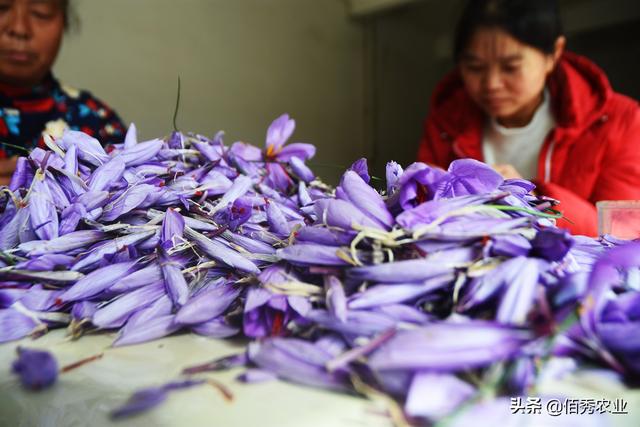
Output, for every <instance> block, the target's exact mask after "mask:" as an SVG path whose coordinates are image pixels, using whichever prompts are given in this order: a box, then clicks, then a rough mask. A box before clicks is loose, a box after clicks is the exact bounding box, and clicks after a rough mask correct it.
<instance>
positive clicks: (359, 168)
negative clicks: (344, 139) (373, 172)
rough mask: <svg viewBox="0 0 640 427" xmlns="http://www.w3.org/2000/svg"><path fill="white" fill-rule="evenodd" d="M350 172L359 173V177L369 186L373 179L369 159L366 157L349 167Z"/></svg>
mask: <svg viewBox="0 0 640 427" xmlns="http://www.w3.org/2000/svg"><path fill="white" fill-rule="evenodd" d="M349 170H350V171H354V172H355V173H357V174H358V176H360V178H362V180H363V181H364V182H366V183H367V184H368V183H369V181H370V180H371V177H370V176H369V167H368V166H367V159H366V158H364V157H363V158H361V159H358V160H356V161H355V162H353V164H351V166H350V167H349Z"/></svg>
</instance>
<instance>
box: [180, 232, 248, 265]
mask: <svg viewBox="0 0 640 427" xmlns="http://www.w3.org/2000/svg"><path fill="white" fill-rule="evenodd" d="M185 234H186V235H187V236H188V237H189V238H190V239H192V240H193V241H194V243H195V244H196V245H198V247H199V248H200V249H202V251H203V252H205V253H206V254H207V255H209V256H210V257H211V258H213V259H215V260H218V261H221V262H223V263H224V264H226V265H228V266H229V267H232V268H237V269H239V270H241V271H244V272H246V273H253V274H258V273H260V269H259V268H258V267H256V265H255V264H254V263H253V262H251V261H250V260H249V259H247V258H245V257H244V256H242V255H241V254H240V253H238V252H236V251H234V250H233V249H231V248H229V247H227V246H226V245H225V244H223V243H220V242H219V241H217V240H216V239H213V240H212V239H209V238H207V237H206V236H204V235H202V234H200V233H198V232H197V231H194V230H192V229H190V228H189V227H186V228H185Z"/></svg>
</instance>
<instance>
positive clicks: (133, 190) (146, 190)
mask: <svg viewBox="0 0 640 427" xmlns="http://www.w3.org/2000/svg"><path fill="white" fill-rule="evenodd" d="M159 195H160V193H158V187H156V186H153V185H148V184H139V185H136V186H133V187H129V188H128V189H127V190H126V191H125V192H124V193H122V194H121V195H120V196H119V197H118V198H117V199H115V200H113V201H111V202H109V203H108V204H107V205H105V207H104V210H103V214H102V218H101V219H102V220H103V221H113V220H116V219H118V218H119V217H121V216H122V215H124V214H126V213H128V212H131V211H132V210H133V209H135V208H137V207H138V206H140V205H142V204H143V203H144V202H145V201H146V200H147V199H149V198H155V197H158V196H159Z"/></svg>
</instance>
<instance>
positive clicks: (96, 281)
mask: <svg viewBox="0 0 640 427" xmlns="http://www.w3.org/2000/svg"><path fill="white" fill-rule="evenodd" d="M136 262H137V261H129V262H122V263H118V264H112V265H107V266H106V267H102V268H99V269H97V270H94V271H92V272H91V273H89V274H87V275H86V276H84V277H83V278H82V279H80V280H78V282H76V284H75V285H73V286H72V287H70V288H69V289H67V291H65V293H64V294H62V295H61V296H60V299H61V300H62V301H65V302H66V301H77V300H81V299H86V298H89V297H92V296H94V295H97V294H99V293H100V292H102V291H104V290H105V289H108V288H109V287H110V286H111V285H113V284H114V283H115V282H117V281H118V280H119V279H120V278H122V277H124V276H126V275H127V274H129V272H130V271H131V270H132V269H133V268H134V266H135V265H136Z"/></svg>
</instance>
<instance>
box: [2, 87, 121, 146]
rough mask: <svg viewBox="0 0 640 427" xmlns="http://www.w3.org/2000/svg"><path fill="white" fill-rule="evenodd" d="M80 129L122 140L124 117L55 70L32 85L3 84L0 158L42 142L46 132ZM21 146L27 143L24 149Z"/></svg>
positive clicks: (109, 140) (105, 138) (108, 139)
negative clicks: (55, 74) (62, 79)
mask: <svg viewBox="0 0 640 427" xmlns="http://www.w3.org/2000/svg"><path fill="white" fill-rule="evenodd" d="M65 128H69V129H73V130H80V131H82V132H85V133H87V134H89V135H91V136H93V137H94V138H97V139H98V140H99V141H100V142H101V143H102V144H103V145H106V144H110V143H116V142H122V139H123V138H124V133H125V128H124V124H123V123H122V121H121V120H120V117H118V115H117V114H116V112H115V111H113V110H112V109H111V108H109V107H108V106H107V105H105V104H104V103H102V102H101V101H100V100H98V99H96V98H94V97H93V96H92V95H91V93H89V92H87V91H83V90H77V89H73V88H71V87H68V86H66V85H64V84H60V82H58V80H56V79H55V78H54V77H53V76H52V75H51V74H50V75H48V76H47V77H46V78H45V80H44V82H43V83H41V84H39V85H38V86H35V87H33V88H31V89H22V88H20V89H18V88H14V87H10V86H6V85H2V84H0V158H5V157H8V156H13V155H24V154H25V153H26V152H25V149H26V150H30V149H31V148H34V147H36V146H42V145H43V144H44V141H43V139H42V133H43V132H46V133H48V134H49V135H51V136H53V137H59V136H61V135H62V132H63V130H64V129H65ZM18 147H23V149H20V148H18Z"/></svg>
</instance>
